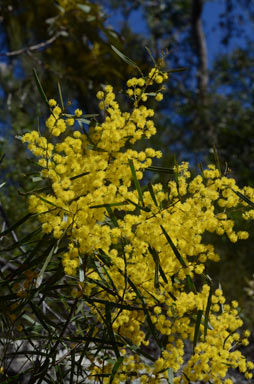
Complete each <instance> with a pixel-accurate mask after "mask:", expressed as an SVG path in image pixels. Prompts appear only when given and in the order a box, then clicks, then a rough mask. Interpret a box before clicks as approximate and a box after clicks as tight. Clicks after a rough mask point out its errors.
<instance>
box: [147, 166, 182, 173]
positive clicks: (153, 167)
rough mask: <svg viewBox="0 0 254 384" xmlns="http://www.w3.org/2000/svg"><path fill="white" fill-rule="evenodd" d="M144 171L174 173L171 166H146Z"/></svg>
mask: <svg viewBox="0 0 254 384" xmlns="http://www.w3.org/2000/svg"><path fill="white" fill-rule="evenodd" d="M146 171H150V172H159V173H169V174H172V175H173V174H174V173H175V172H174V169H173V168H166V167H156V166H154V165H153V166H150V167H147V168H146Z"/></svg>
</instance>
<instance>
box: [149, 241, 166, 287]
mask: <svg viewBox="0 0 254 384" xmlns="http://www.w3.org/2000/svg"><path fill="white" fill-rule="evenodd" d="M148 249H149V252H150V253H151V255H152V257H153V260H154V263H155V270H156V271H158V272H160V275H161V277H162V279H163V281H164V282H165V283H166V284H167V283H168V279H167V277H166V275H165V273H164V271H163V269H162V267H161V265H160V258H159V255H158V253H157V251H156V250H155V249H154V248H152V247H151V246H150V245H149V248H148ZM158 272H157V273H158ZM157 279H158V277H157ZM157 279H156V280H157ZM156 288H157V287H156Z"/></svg>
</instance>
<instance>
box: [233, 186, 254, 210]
mask: <svg viewBox="0 0 254 384" xmlns="http://www.w3.org/2000/svg"><path fill="white" fill-rule="evenodd" d="M232 191H233V192H234V193H235V194H236V195H237V196H238V197H240V199H242V200H243V201H245V203H247V204H249V205H250V206H251V207H252V208H254V203H253V202H252V201H251V200H250V199H249V198H248V197H247V196H245V195H243V194H242V193H241V192H238V191H235V190H234V189H232Z"/></svg>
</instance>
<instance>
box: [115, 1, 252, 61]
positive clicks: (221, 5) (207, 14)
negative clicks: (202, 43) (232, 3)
mask: <svg viewBox="0 0 254 384" xmlns="http://www.w3.org/2000/svg"><path fill="white" fill-rule="evenodd" d="M225 5H226V3H225V1H223V0H211V1H208V2H206V3H205V5H204V10H203V26H204V31H205V37H206V42H207V51H208V61H209V66H211V64H212V63H213V61H214V59H215V58H216V56H217V55H219V54H222V53H224V54H225V53H228V52H230V51H231V50H232V49H233V48H236V47H243V48H244V47H245V45H244V44H245V39H243V38H240V37H236V36H235V37H233V38H232V39H231V40H230V43H229V45H228V46H224V45H223V44H222V43H221V38H222V34H221V29H220V28H218V26H217V25H218V23H219V21H220V14H221V13H223V12H224V11H225ZM236 13H238V14H239V13H240V14H241V15H242V17H243V20H244V22H243V25H242V27H243V29H244V32H245V34H246V36H248V37H249V38H251V37H252V36H254V23H253V22H251V21H250V17H249V15H248V14H247V13H246V11H245V12H244V10H243V9H242V8H241V7H240V6H239V7H237V9H236V10H235V12H234V14H236ZM121 22H122V18H121V13H120V12H116V11H115V10H114V11H113V12H111V17H109V19H108V24H110V25H112V26H113V27H114V28H115V29H116V30H117V31H119V30H120V26H121ZM129 22H130V25H131V28H132V30H133V31H134V32H136V33H143V34H145V35H148V28H147V26H146V22H145V20H144V17H143V15H142V10H141V9H140V8H139V9H138V10H136V11H133V12H132V13H131V16H130V19H129Z"/></svg>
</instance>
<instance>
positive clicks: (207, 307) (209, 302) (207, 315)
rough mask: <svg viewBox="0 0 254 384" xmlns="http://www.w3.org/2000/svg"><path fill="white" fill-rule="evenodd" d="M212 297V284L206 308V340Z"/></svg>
mask: <svg viewBox="0 0 254 384" xmlns="http://www.w3.org/2000/svg"><path fill="white" fill-rule="evenodd" d="M211 298H212V286H210V291H209V295H208V299H207V303H206V309H205V321H204V341H205V339H206V335H207V329H208V320H209V312H210V308H211V304H212V301H211Z"/></svg>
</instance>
